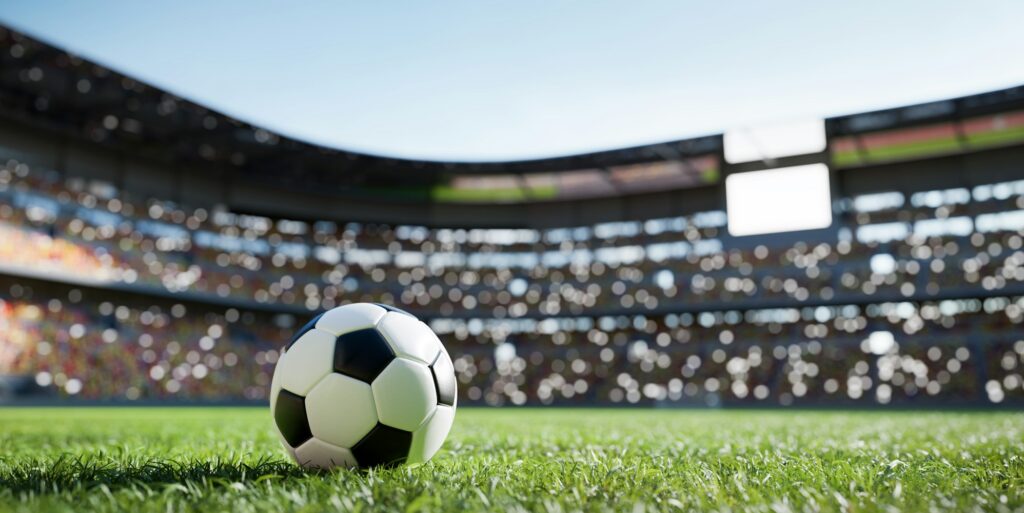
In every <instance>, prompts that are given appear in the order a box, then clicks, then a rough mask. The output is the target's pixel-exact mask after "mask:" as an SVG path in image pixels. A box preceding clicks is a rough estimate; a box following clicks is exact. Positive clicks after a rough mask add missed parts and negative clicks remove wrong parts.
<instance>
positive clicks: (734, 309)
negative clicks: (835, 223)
mask: <svg viewBox="0 0 1024 513" xmlns="http://www.w3.org/2000/svg"><path fill="white" fill-rule="evenodd" d="M836 210H837V212H838V213H839V215H838V218H839V227H838V229H836V230H834V233H833V232H829V233H830V235H828V236H819V237H818V240H808V241H796V242H794V241H793V240H792V239H785V238H772V237H765V238H763V239H762V240H761V243H760V244H746V243H740V242H738V241H735V240H733V239H731V238H730V237H729V235H728V233H727V230H726V228H725V220H726V219H725V213H724V212H719V211H711V212H701V213H696V214H693V215H689V216H682V217H673V218H665V219H652V220H647V221H643V222H616V223H606V224H599V225H592V226H580V227H567V228H559V229H546V230H533V229H432V228H426V227H419V226H388V225H380V224H365V223H347V224H339V223H334V222H317V223H306V222H301V221H290V220H273V219H268V218H264V217H258V216H250V215H240V214H235V213H231V212H228V211H226V210H223V209H219V208H209V209H207V208H191V207H188V206H184V205H177V204H174V203H172V202H169V201H158V200H154V199H141V198H132V197H131V196H130V195H127V194H125V193H124V191H119V190H118V189H117V188H116V187H114V186H112V185H111V184H107V183H100V182H89V181H84V180H81V179H73V178H72V179H68V178H65V177H63V176H62V175H60V174H59V173H57V172H54V171H51V170H47V169H42V168H38V167H30V166H29V165H27V164H25V163H20V162H15V161H9V162H7V163H6V164H4V165H3V166H0V272H3V273H8V274H23V275H36V276H38V275H45V276H46V277H47V278H48V279H57V280H65V281H69V282H73V283H78V284H88V285H100V286H103V285H105V284H117V285H118V286H119V287H122V288H124V287H128V288H130V289H132V290H136V291H138V292H140V293H152V294H154V295H155V296H167V295H170V294H180V293H188V297H189V298H190V301H193V302H196V303H197V305H198V303H203V300H204V298H209V299H216V300H217V301H218V302H219V303H221V304H223V303H225V302H227V303H230V304H231V305H233V306H232V307H231V308H229V309H227V310H224V309H220V310H216V311H214V310H211V308H213V307H211V306H207V307H202V308H201V307H200V306H197V305H193V304H192V303H188V304H185V303H176V304H175V305H174V306H173V307H170V308H166V309H160V308H158V307H155V306H151V305H144V304H141V303H139V302H138V301H137V300H136V301H135V303H138V304H131V302H129V301H128V300H124V301H122V302H124V303H125V304H113V302H110V301H94V300H89V299H83V298H82V297H81V296H82V294H83V293H82V291H81V290H80V289H72V291H71V292H73V293H74V294H72V293H69V294H68V295H67V297H52V298H46V299H45V300H43V299H41V298H39V297H33V296H30V295H26V294H25V293H24V291H18V290H0V298H2V300H3V303H0V375H30V376H32V377H33V379H34V380H35V382H36V384H37V385H38V386H39V387H40V388H42V389H47V390H51V391H54V393H59V394H66V395H76V396H81V397H89V398H107V397H117V398H122V397H123V398H125V399H148V398H154V399H155V398H163V397H169V396H174V397H181V398H192V399H207V398H225V399H244V398H259V397H262V396H263V395H265V393H266V386H267V383H268V380H269V373H270V370H271V369H272V366H273V363H274V362H275V361H276V358H277V357H278V355H279V353H278V352H277V351H278V350H279V348H280V346H281V345H282V344H283V341H286V340H287V339H288V332H289V330H290V329H294V326H295V325H296V324H295V323H296V322H298V321H301V320H303V319H302V318H303V317H304V316H308V315H309V314H311V313H312V312H315V311H319V310H323V309H329V308H332V307H334V306H337V305H340V304H345V303H349V302H357V301H373V302H381V303H390V304H395V305H396V306H399V307H401V308H404V309H406V310H409V311H411V312H413V313H415V314H417V315H421V316H424V317H428V318H430V319H432V323H433V325H434V327H435V329H436V330H437V331H438V332H439V333H440V334H441V336H442V338H443V340H444V341H445V343H446V345H447V346H448V347H449V349H450V351H451V352H452V355H453V357H454V358H455V362H456V366H457V370H458V372H459V375H460V379H461V380H462V384H463V386H462V387H461V389H460V393H462V394H463V400H467V401H470V402H480V403H487V404H538V403H550V402H556V403H568V402H580V403H607V402H612V403H637V402H659V401H668V402H684V403H686V402H693V403H695V404H697V403H699V404H711V403H716V402H723V401H745V402H756V401H771V402H773V403H781V404H790V403H808V402H828V403H835V402H857V401H877V402H883V403H889V402H896V403H898V402H901V401H908V400H910V399H911V398H916V399H914V400H915V401H921V400H922V399H921V398H933V399H934V400H942V401H954V400H958V398H959V399H969V400H975V399H978V398H981V399H984V400H988V401H992V402H1001V401H1003V400H1004V399H1007V398H1009V399H1015V398H1020V396H1021V394H1022V383H1021V377H1020V372H1021V371H1020V365H1021V355H1022V354H1024V342H1021V341H1019V340H1016V339H1015V337H1014V336H1013V333H1015V332H1017V331H1019V330H1018V329H1017V328H1018V323H1019V322H1020V317H1021V303H1020V302H1019V300H1017V299H1016V298H1017V297H1019V296H1022V295H1024V284H1022V281H1024V250H1022V245H1024V239H1022V236H1024V181H1022V182H1012V183H1001V184H993V185H985V186H978V187H974V188H971V189H967V188H961V189H949V190H937V191H926V192H918V193H913V194H903V193H900V192H886V193H879V194H872V195H865V196H859V197H854V198H844V199H841V200H840V201H838V202H837V205H836ZM971 296H974V297H983V296H992V297H989V298H988V299H971V300H954V299H949V298H955V297H971ZM804 303H813V304H827V305H834V306H819V307H810V306H802V304H804ZM695 305H699V306H700V308H699V310H701V311H700V312H698V311H696V310H698V309H695V308H694V306H695ZM858 305H861V306H858ZM863 305H866V306H863ZM267 307H272V308H273V309H275V310H276V311H277V312H279V313H277V314H276V315H274V314H268V313H257V312H256V311H257V310H259V309H261V308H263V309H265V308H267ZM203 308H205V309H206V310H203ZM681 312H689V313H681ZM1010 328H1013V329H1010ZM1021 338H1024V337H1021ZM229 362H230V363H229ZM89 369H103V372H101V373H97V372H95V371H93V372H90V371H89Z"/></svg>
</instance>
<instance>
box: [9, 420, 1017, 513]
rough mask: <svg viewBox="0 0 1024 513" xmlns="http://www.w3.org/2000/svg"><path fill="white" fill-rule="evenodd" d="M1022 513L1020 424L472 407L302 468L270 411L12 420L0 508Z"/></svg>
mask: <svg viewBox="0 0 1024 513" xmlns="http://www.w3.org/2000/svg"><path fill="white" fill-rule="evenodd" d="M896 509H899V510H903V511H1000V512H1002V511H1024V414H1020V413H937V412H936V413H932V412H928V413H922V412H841V413H840V412H835V413H833V412H807V411H736V412H722V411H687V410H565V409H536V410H521V409H505V410H480V409H477V410H473V409H461V410H459V412H458V414H457V417H456V421H455V428H454V429H453V432H452V434H451V435H450V437H449V439H448V442H447V443H446V444H445V446H444V447H443V448H442V450H441V452H440V453H439V454H438V455H437V456H436V457H435V458H434V459H433V460H432V461H431V462H430V463H428V464H426V465H423V466H419V467H415V468H409V467H400V468H397V469H388V470H370V471H338V472H333V473H306V472H303V471H301V470H300V469H298V467H296V466H294V465H293V464H292V463H291V462H290V460H288V459H287V456H286V455H285V453H284V452H283V451H282V450H281V449H280V448H279V445H278V442H277V439H276V436H275V435H274V434H273V431H272V427H271V424H270V419H269V413H268V411H267V410H266V409H246V408H220V409H213V408H208V409H186V408H148V409H147V408H124V409H100V408H64V409H60V408H57V409H36V408H24V409H0V511H26V512H27V511H33V512H35V511H84V510H96V511H135V512H151V511H152V512H156V511H160V512H169V511H218V510H232V511H267V512H280V511H322V510H329V511H337V510H344V511H401V512H409V513H411V512H415V511H460V512H470V511H496V510H529V511H548V512H556V511H564V512H569V511H577V510H582V511H629V512H639V511H679V510H682V511H693V510H715V511H766V512H775V513H783V512H787V511H886V512H889V511H894V510H896Z"/></svg>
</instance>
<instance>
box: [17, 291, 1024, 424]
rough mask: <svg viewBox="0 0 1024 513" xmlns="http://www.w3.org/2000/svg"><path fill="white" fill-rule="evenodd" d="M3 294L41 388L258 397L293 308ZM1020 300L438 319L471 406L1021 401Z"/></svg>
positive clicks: (1023, 306)
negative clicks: (261, 310)
mask: <svg viewBox="0 0 1024 513" xmlns="http://www.w3.org/2000/svg"><path fill="white" fill-rule="evenodd" d="M6 288H7V290H2V291H0V374H7V375H24V376H28V377H30V378H31V379H32V380H33V382H34V383H33V384H32V385H33V386H32V388H33V389H34V390H35V393H37V394H45V395H51V396H53V395H59V396H68V397H77V398H87V399H113V400H122V401H134V400H163V399H178V400H240V399H249V400H259V399H262V398H264V397H266V395H267V393H268V390H269V383H270V377H271V375H272V373H273V366H274V363H275V362H276V361H277V359H278V357H279V356H280V354H281V353H280V351H281V349H282V347H283V346H284V345H285V343H286V342H287V341H288V340H289V338H290V335H291V333H292V332H293V331H294V330H295V328H296V327H297V325H298V323H299V322H302V321H304V320H305V319H302V318H296V317H295V316H292V315H290V314H268V313H258V312H246V311H244V310H242V311H240V310H238V309H235V308H227V309H211V308H202V309H201V308H198V307H189V306H186V305H185V304H182V303H174V304H166V305H163V306H154V305H146V304H144V303H143V301H144V298H141V297H140V298H138V299H136V300H135V301H134V302H127V303H124V304H115V303H114V302H111V301H101V300H97V299H95V298H92V297H90V296H89V295H90V294H94V293H90V292H89V291H84V292H83V290H80V289H77V288H71V289H69V291H68V292H67V294H66V296H63V297H47V296H45V295H44V294H42V293H39V292H36V291H33V290H32V289H31V288H30V287H26V286H23V285H20V284H14V285H11V286H10V287H6ZM1022 322H1024V297H1017V298H1006V297H993V298H988V299H985V300H979V299H970V300H944V301H940V302H934V303H924V304H920V305H917V304H913V303H909V302H900V303H881V304H872V305H867V306H863V307H862V306H856V305H842V306H828V307H825V306H820V307H805V308H776V309H764V310H749V311H747V312H745V313H740V312H738V311H735V310H726V311H720V312H703V313H699V314H666V315H656V316H653V315H645V314H634V315H616V316H601V317H596V318H593V317H552V318H547V319H543V320H534V319H518V320H512V319H504V320H498V319H451V318H447V319H435V320H433V321H432V322H431V324H432V327H433V328H434V330H435V331H437V333H438V334H439V336H440V337H441V339H442V341H443V342H444V343H445V346H446V347H447V348H448V350H449V352H450V353H451V354H452V357H453V360H454V363H455V369H456V374H457V376H458V379H459V381H460V388H459V393H460V396H461V397H460V400H461V401H462V402H463V403H470V404H488V405H505V404H515V405H523V404H693V405H712V406H714V405H720V404H772V405H779V404H781V405H790V404H804V405H819V404H828V405H834V404H859V403H883V404H888V403H894V404H906V403H910V402H913V403H916V404H920V403H934V404H945V405H950V404H952V405H957V404H960V405H969V404H974V403H976V402H978V401H983V402H990V403H1002V402H1004V401H1008V402H1015V401H1018V402H1019V401H1021V400H1024V379H1022V374H1024V337H1020V332H1021V330H1020V326H1021V323H1022Z"/></svg>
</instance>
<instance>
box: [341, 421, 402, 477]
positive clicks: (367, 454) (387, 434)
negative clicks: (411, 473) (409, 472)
mask: <svg viewBox="0 0 1024 513" xmlns="http://www.w3.org/2000/svg"><path fill="white" fill-rule="evenodd" d="M411 446H412V433H410V432H408V431H405V430H402V429H398V428H393V427H391V426H385V425H384V424H381V423H377V426H376V427H374V428H373V430H371V431H370V433H369V434H367V435H366V436H364V437H363V439H362V440H360V441H359V443H357V444H356V445H355V446H353V447H352V455H353V456H355V457H356V462H357V463H359V465H360V466H362V467H380V466H385V467H391V466H394V465H400V464H402V463H405V460H406V458H408V457H409V447H411Z"/></svg>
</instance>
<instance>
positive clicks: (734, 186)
mask: <svg viewBox="0 0 1024 513" xmlns="http://www.w3.org/2000/svg"><path fill="white" fill-rule="evenodd" d="M725 200H726V210H727V214H728V220H729V233H730V234H732V235H734V236H744V235H759V234H764V233H778V232H789V231H795V230H813V229H818V228H827V227H829V226H830V225H831V224H832V196H831V192H830V188H829V177H828V167H826V166H825V164H808V165H804V166H793V167H784V168H778V169H768V170H765V171H750V172H746V173H734V174H731V175H729V176H728V177H726V179H725Z"/></svg>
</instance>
